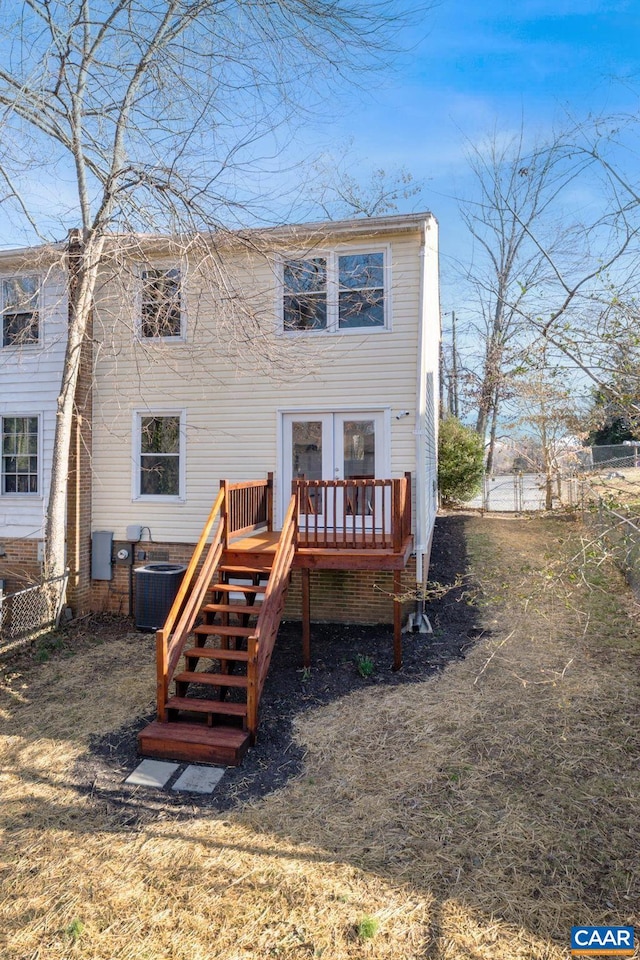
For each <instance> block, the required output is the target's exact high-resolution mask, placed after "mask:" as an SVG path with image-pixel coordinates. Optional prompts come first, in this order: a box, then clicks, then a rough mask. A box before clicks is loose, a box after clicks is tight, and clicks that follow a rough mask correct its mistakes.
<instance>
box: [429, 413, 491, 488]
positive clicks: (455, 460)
mask: <svg viewBox="0 0 640 960" xmlns="http://www.w3.org/2000/svg"><path fill="white" fill-rule="evenodd" d="M483 466H484V444H483V442H482V437H480V436H479V435H478V434H477V433H476V432H475V430H472V429H471V427H465V426H464V424H462V423H460V421H459V420H457V419H456V417H447V418H446V420H442V421H441V422H440V439H439V443H438V488H439V490H440V498H441V500H442V502H443V503H444V504H447V503H464V501H465V500H470V499H471V498H472V497H473V496H474V495H475V494H476V493H477V492H478V490H479V489H480V485H481V483H482V471H483Z"/></svg>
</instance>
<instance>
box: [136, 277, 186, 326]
mask: <svg viewBox="0 0 640 960" xmlns="http://www.w3.org/2000/svg"><path fill="white" fill-rule="evenodd" d="M181 287H182V284H181V276H180V270H178V269H175V268H173V269H150V268H149V269H145V270H143V271H142V316H141V321H140V336H141V337H143V338H145V339H163V340H166V339H171V338H173V339H176V338H181V337H182V335H183V334H182V303H181V300H182V296H181V295H182V290H181Z"/></svg>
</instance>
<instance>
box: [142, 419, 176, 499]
mask: <svg viewBox="0 0 640 960" xmlns="http://www.w3.org/2000/svg"><path fill="white" fill-rule="evenodd" d="M135 433H136V439H135V443H136V458H135V460H136V483H135V487H134V495H135V496H136V497H169V498H173V499H182V498H183V487H184V430H183V417H182V414H181V413H178V412H176V413H168V412H166V413H165V412H162V413H153V412H145V413H138V414H136V431H135Z"/></svg>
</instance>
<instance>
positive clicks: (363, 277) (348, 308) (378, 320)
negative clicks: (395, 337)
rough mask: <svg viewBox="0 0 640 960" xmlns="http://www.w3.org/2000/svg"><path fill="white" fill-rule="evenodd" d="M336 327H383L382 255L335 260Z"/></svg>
mask: <svg viewBox="0 0 640 960" xmlns="http://www.w3.org/2000/svg"><path fill="white" fill-rule="evenodd" d="M338 282H339V292H338V326H339V327H340V329H341V330H343V329H348V328H352V327H367V328H371V327H384V254H383V253H348V254H344V255H341V256H339V257H338Z"/></svg>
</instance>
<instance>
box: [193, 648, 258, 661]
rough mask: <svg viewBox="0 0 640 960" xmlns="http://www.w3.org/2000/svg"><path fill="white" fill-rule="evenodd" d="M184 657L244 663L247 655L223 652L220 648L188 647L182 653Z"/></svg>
mask: <svg viewBox="0 0 640 960" xmlns="http://www.w3.org/2000/svg"><path fill="white" fill-rule="evenodd" d="M184 655H185V657H208V658H209V659H210V660H238V661H240V662H243V663H246V662H247V660H248V659H249V654H248V653H247V651H246V650H223V649H222V648H221V647H190V648H189V649H188V650H185V651H184Z"/></svg>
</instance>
